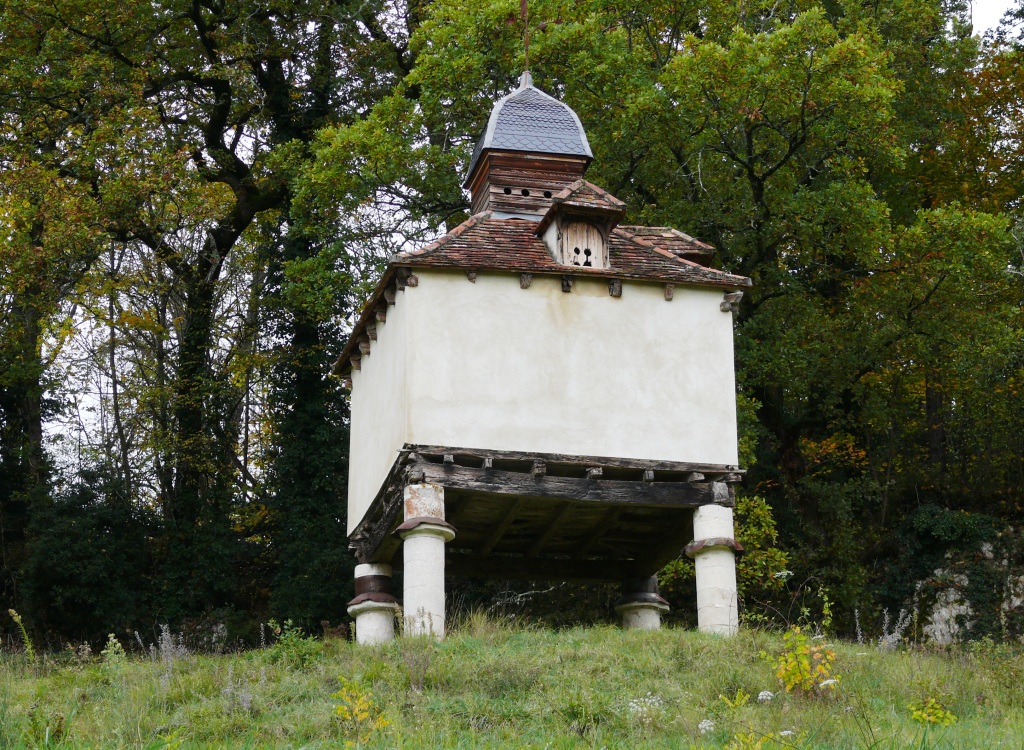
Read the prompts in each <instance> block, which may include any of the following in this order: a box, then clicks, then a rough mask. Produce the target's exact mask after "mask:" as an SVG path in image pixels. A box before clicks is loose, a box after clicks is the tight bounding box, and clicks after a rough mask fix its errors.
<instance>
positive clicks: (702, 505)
mask: <svg viewBox="0 0 1024 750" xmlns="http://www.w3.org/2000/svg"><path fill="white" fill-rule="evenodd" d="M592 158H593V154H592V152H591V150H590V145H589V143H588V142H587V136H586V133H585V132H584V130H583V126H582V125H581V123H580V120H579V118H578V117H577V116H576V113H575V112H573V111H572V110H571V109H570V108H569V107H568V106H566V105H565V104H563V103H562V102H559V101H558V100H556V99H554V98H552V97H551V96H549V95H547V94H545V93H544V92H542V91H540V90H539V89H537V88H535V87H534V86H533V84H532V81H531V79H530V76H529V74H528V73H524V74H523V78H522V81H521V83H520V86H519V88H518V89H517V90H516V91H514V92H513V93H512V94H510V95H509V96H507V97H505V98H504V99H502V100H500V101H499V102H498V103H497V104H496V105H495V106H494V110H493V112H492V113H491V117H490V119H489V121H488V124H487V129H486V130H485V132H484V134H483V136H482V137H481V139H480V141H479V143H478V144H477V147H476V150H475V151H474V153H473V156H472V160H471V162H470V167H469V172H468V177H467V181H466V185H467V187H468V188H469V189H470V191H471V194H472V207H473V214H472V216H471V217H470V218H469V219H468V220H466V221H465V222H463V223H462V224H460V225H459V226H457V227H456V228H455V229H453V230H452V231H451V232H449V233H448V234H446V235H445V236H443V237H441V238H440V239H438V240H436V241H434V242H432V243H430V244H428V245H426V246H424V247H422V248H419V249H417V250H414V251H412V252H408V253H402V254H399V255H396V256H395V257H393V258H392V259H391V261H390V263H389V264H388V267H387V269H386V270H385V272H384V274H383V276H382V277H381V279H380V281H379V283H378V285H377V287H376V290H375V292H374V293H373V295H372V297H371V299H370V300H369V302H368V304H367V305H366V307H365V309H364V311H363V313H362V315H361V316H360V318H359V320H358V321H357V322H356V325H355V326H354V329H353V332H352V335H351V338H350V340H349V341H348V343H347V345H346V347H345V349H344V351H343V352H342V355H341V357H340V358H339V360H338V363H337V365H336V366H335V372H336V373H337V374H339V375H341V376H342V377H343V378H345V379H346V380H347V381H348V382H349V384H350V386H351V389H352V392H351V403H352V431H351V435H352V444H351V457H350V464H349V466H350V474H349V505H348V523H349V528H348V532H349V539H350V543H351V547H352V549H353V550H354V552H355V554H356V556H357V558H358V561H359V563H360V564H359V565H358V566H357V568H356V598H355V599H354V600H353V601H352V602H350V605H349V612H350V613H351V614H352V615H353V616H354V617H355V618H356V634H357V639H358V640H359V641H360V642H363V643H371V642H379V641H381V640H387V639H389V638H392V637H393V636H394V619H395V614H396V612H398V611H399V610H400V608H401V610H402V611H404V618H405V630H406V632H408V633H424V632H431V633H434V634H437V635H439V636H440V635H443V633H444V619H445V610H444V577H445V571H446V570H447V571H448V572H451V573H453V574H458V575H468V576H474V577H479V578H487V577H496V578H502V579H507V578H523V579H531V580H579V581H588V580H589V581H620V582H622V585H623V596H622V599H620V601H619V604H618V605H617V609H618V610H619V611H620V612H621V613H622V616H623V622H624V624H625V625H626V626H629V627H648V628H650V627H657V625H658V623H659V622H660V615H661V613H662V612H663V611H665V610H667V604H666V603H665V601H664V600H663V599H662V598H661V597H660V596H659V595H658V589H657V579H656V578H654V576H655V575H656V573H657V571H658V570H659V569H660V568H661V567H663V566H664V565H665V564H666V563H667V562H669V561H670V560H672V559H674V558H675V557H677V556H678V555H679V554H680V553H681V552H684V551H685V552H686V554H689V555H690V556H692V557H693V558H694V560H695V563H696V568H697V595H698V622H699V625H700V627H701V628H702V629H706V630H711V631H714V632H720V633H732V632H734V631H735V629H736V623H737V611H736V606H737V601H736V579H735V560H734V558H735V553H736V551H737V550H738V549H739V545H737V544H736V542H735V541H734V537H733V524H732V510H731V508H732V505H733V502H734V493H733V489H732V485H733V484H734V483H735V482H737V481H739V479H740V478H741V471H740V469H739V467H738V465H737V463H738V461H737V435H736V399H735V380H734V370H733V343H732V335H733V334H732V315H731V312H732V310H733V309H734V306H735V303H736V301H737V300H738V299H739V297H740V294H741V291H740V290H742V289H744V288H747V287H749V286H750V280H749V279H746V278H744V277H740V276H734V275H731V274H728V273H725V272H723V271H719V270H715V269H714V268H711V267H710V266H709V265H708V264H709V262H710V260H711V253H712V249H711V248H710V247H709V246H708V245H705V244H703V243H701V242H698V241H697V240H695V239H693V238H692V237H689V236H688V235H686V234H683V233H682V232H680V231H677V230H675V229H671V228H667V227H639V226H626V225H622V224H620V223H619V222H620V220H621V219H622V217H623V215H624V212H625V205H624V204H623V202H622V201H620V200H618V199H617V198H615V197H614V196H612V195H609V194H608V193H607V192H605V191H604V190H602V189H601V188H599V187H597V186H596V185H593V184H591V183H589V182H587V181H586V180H585V179H584V175H585V172H586V169H587V167H588V166H589V164H590V161H591V160H592ZM393 566H396V567H401V568H402V569H403V570H404V590H403V601H402V602H401V603H399V601H398V599H397V598H396V596H395V595H394V593H393V592H392V591H391V587H390V577H391V572H392V567H393Z"/></svg>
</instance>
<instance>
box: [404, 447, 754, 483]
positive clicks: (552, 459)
mask: <svg viewBox="0 0 1024 750" xmlns="http://www.w3.org/2000/svg"><path fill="white" fill-rule="evenodd" d="M403 452H406V453H407V454H410V453H419V454H422V455H425V456H443V455H444V454H445V453H452V454H454V455H456V456H466V457H469V458H475V459H477V460H482V459H484V458H491V459H494V460H495V461H524V462H525V461H531V462H532V461H540V462H542V463H547V464H559V465H562V464H568V465H574V466H580V467H585V466H603V467H604V468H606V469H609V468H621V469H650V470H652V471H659V472H666V471H670V472H681V473H690V472H693V471H698V472H701V473H703V474H705V475H708V476H710V475H716V476H723V477H727V479H723V480H722V481H739V480H740V479H742V478H743V473H742V472H740V471H739V469H738V467H736V466H732V465H729V464H697V463H690V462H684V461H652V460H649V459H642V458H612V457H605V456H575V455H571V454H563V453H521V452H518V451H501V450H488V449H481V448H459V447H456V446H454V445H445V446H440V445H413V444H406V445H405V447H404V449H403ZM716 481H717V480H716Z"/></svg>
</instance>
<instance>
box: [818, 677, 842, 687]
mask: <svg viewBox="0 0 1024 750" xmlns="http://www.w3.org/2000/svg"><path fill="white" fill-rule="evenodd" d="M837 682H839V680H837V679H836V678H834V677H833V678H832V679H831V680H825V681H824V682H823V683H821V684H820V685H818V687H828V686H829V685H835V684H836V683H837Z"/></svg>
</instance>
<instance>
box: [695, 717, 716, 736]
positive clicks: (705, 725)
mask: <svg viewBox="0 0 1024 750" xmlns="http://www.w3.org/2000/svg"><path fill="white" fill-rule="evenodd" d="M697 729H699V730H700V733H701V734H707V733H708V732H712V731H714V729H715V722H713V721H711V719H704V720H703V721H701V723H700V724H698V725H697Z"/></svg>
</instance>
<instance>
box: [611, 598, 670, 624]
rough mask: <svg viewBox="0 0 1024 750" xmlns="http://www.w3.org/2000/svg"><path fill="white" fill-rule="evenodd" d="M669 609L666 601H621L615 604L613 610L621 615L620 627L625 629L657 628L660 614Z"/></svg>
mask: <svg viewBox="0 0 1024 750" xmlns="http://www.w3.org/2000/svg"><path fill="white" fill-rule="evenodd" d="M668 610H669V607H668V604H667V603H658V602H623V603H621V604H616V605H615V611H616V612H618V613H619V614H620V615H622V627H623V628H625V629H626V630H658V629H660V628H661V616H662V615H663V614H666V613H667V612H668Z"/></svg>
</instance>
